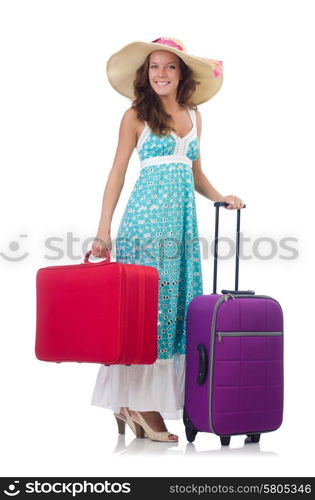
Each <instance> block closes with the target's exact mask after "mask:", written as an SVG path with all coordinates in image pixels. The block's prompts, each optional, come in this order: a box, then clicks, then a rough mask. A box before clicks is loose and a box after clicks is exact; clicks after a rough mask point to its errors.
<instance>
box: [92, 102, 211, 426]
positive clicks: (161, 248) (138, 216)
mask: <svg viewBox="0 0 315 500" xmlns="http://www.w3.org/2000/svg"><path fill="white" fill-rule="evenodd" d="M188 112H189V115H190V118H191V122H192V128H191V130H190V131H189V133H188V134H187V135H186V136H185V137H182V138H181V137H179V136H177V135H176V134H175V133H174V132H171V133H170V134H168V135H166V136H163V137H160V136H158V135H156V134H154V133H153V132H152V131H151V129H150V128H149V126H148V124H147V123H146V124H145V127H144V129H143V131H142V133H141V136H140V137H139V140H138V144H137V151H138V154H139V158H140V162H141V170H140V175H139V177H138V179H137V181H136V183H135V186H134V188H133V191H132V193H131V195H130V198H129V200H128V203H127V206H126V209H125V212H124V214H123V217H122V219H121V222H120V225H119V229H118V234H117V240H116V261H117V262H122V263H126V264H128V263H132V264H140V265H148V266H153V267H155V268H157V269H158V272H159V311H158V359H157V361H156V362H155V363H154V364H152V365H132V366H124V365H112V366H105V365H101V367H100V369H99V372H98V375H97V379H96V384H95V388H94V392H93V396H92V405H96V406H102V407H104V408H109V409H112V410H113V411H118V410H119V408H120V407H121V406H128V407H129V408H130V409H131V410H138V411H159V412H160V413H161V415H162V416H163V418H165V419H179V418H181V417H182V408H183V402H184V379H185V352H186V331H185V325H186V313H187V308H188V304H189V302H190V301H191V300H192V299H193V297H195V296H196V295H200V294H202V293H203V289H202V270H201V256H200V248H199V235H198V225H197V216H196V205H195V186H194V177H193V172H192V162H193V161H194V160H196V159H197V158H198V156H199V138H198V136H197V127H196V112H195V110H193V109H188Z"/></svg>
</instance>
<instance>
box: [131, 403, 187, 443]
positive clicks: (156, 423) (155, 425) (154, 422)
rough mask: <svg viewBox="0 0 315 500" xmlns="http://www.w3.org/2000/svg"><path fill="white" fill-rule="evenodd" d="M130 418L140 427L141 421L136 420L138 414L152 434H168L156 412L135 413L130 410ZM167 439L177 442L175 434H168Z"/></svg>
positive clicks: (159, 415)
mask: <svg viewBox="0 0 315 500" xmlns="http://www.w3.org/2000/svg"><path fill="white" fill-rule="evenodd" d="M130 413H131V416H132V418H133V420H135V421H136V422H138V423H139V424H140V425H141V421H140V420H139V418H138V415H137V413H138V414H140V415H141V417H142V418H143V419H144V421H145V423H146V424H147V425H148V426H149V427H150V428H151V429H152V431H154V432H168V431H167V428H166V425H165V422H164V420H163V418H162V416H161V414H160V413H159V412H158V411H141V412H135V411H132V410H130ZM168 438H169V439H170V440H172V441H178V436H177V435H176V434H171V433H169V436H168Z"/></svg>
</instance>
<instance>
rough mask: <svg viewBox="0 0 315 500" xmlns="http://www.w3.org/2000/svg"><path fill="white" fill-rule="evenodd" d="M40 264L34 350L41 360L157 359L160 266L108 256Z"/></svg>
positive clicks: (122, 361) (141, 361)
mask: <svg viewBox="0 0 315 500" xmlns="http://www.w3.org/2000/svg"><path fill="white" fill-rule="evenodd" d="M90 255H91V250H90V251H89V252H87V254H86V255H85V259H84V263H82V264H76V265H65V266H49V267H45V268H41V269H39V270H38V271H37V275H36V340H35V354H36V357H37V358H38V359H39V360H42V361H55V362H62V361H77V362H86V363H101V364H108V365H110V364H126V365H129V364H152V363H154V361H156V358H157V318H158V284H159V274H158V270H157V269H156V268H154V267H151V266H141V265H135V264H122V263H119V262H110V254H109V252H107V253H106V260H104V261H101V262H97V263H92V262H89V256H90Z"/></svg>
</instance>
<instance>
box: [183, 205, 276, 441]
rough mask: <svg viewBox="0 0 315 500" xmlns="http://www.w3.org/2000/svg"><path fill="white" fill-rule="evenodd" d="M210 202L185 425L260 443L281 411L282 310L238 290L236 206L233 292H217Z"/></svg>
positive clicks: (191, 433)
mask: <svg viewBox="0 0 315 500" xmlns="http://www.w3.org/2000/svg"><path fill="white" fill-rule="evenodd" d="M225 205H227V204H226V203H225V202H216V203H215V204H214V206H215V207H216V221H215V245H214V274H213V293H212V294H211V295H198V296H196V297H194V298H193V299H192V300H191V301H190V303H189V305H188V309H187V319H186V325H187V328H186V334H187V356H186V377H185V404H184V415H183V419H184V425H185V430H186V437H187V440H188V441H189V442H193V441H194V439H195V437H196V435H197V433H198V432H209V433H214V434H216V435H218V436H220V440H221V444H222V445H229V444H230V438H231V436H232V435H237V434H245V435H247V436H248V437H247V439H246V442H258V441H259V439H260V435H261V433H263V432H270V431H273V430H276V429H278V428H279V427H280V425H281V423H282V417H283V313H282V309H281V306H280V304H279V303H278V302H277V301H276V300H275V299H273V298H272V297H270V296H267V295H255V292H254V291H253V290H247V291H239V290H238V276H239V235H240V210H237V230H236V261H235V290H222V291H221V294H217V293H216V286H217V245H218V228H219V208H220V206H225Z"/></svg>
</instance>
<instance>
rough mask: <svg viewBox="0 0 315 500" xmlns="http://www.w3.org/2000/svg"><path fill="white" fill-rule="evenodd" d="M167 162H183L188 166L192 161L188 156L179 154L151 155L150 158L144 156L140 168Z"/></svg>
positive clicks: (166, 163) (161, 164) (190, 165)
mask: <svg viewBox="0 0 315 500" xmlns="http://www.w3.org/2000/svg"><path fill="white" fill-rule="evenodd" d="M169 163H184V164H185V165H188V166H189V167H192V161H191V160H190V159H189V158H188V156H180V155H163V156H151V158H146V159H145V160H142V162H141V169H142V168H145V167H151V166H152V167H153V166H162V167H163V165H168V164H169Z"/></svg>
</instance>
